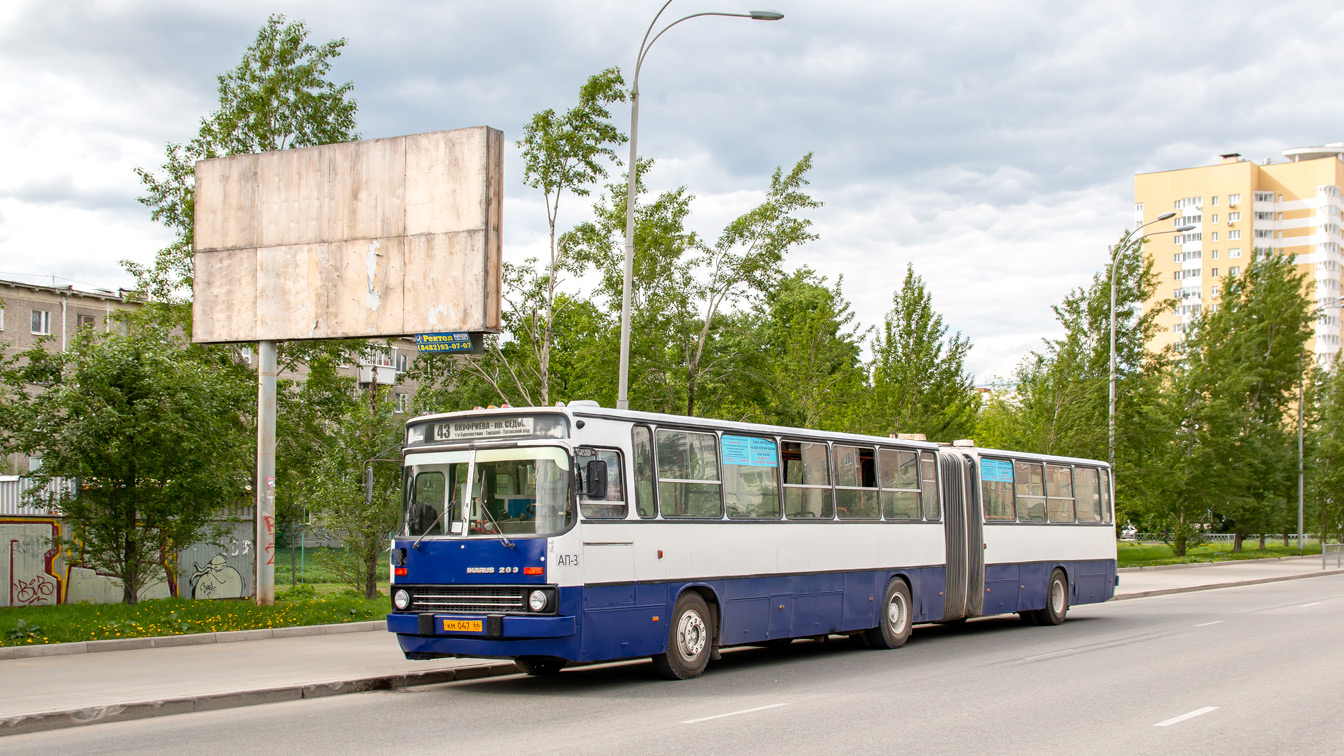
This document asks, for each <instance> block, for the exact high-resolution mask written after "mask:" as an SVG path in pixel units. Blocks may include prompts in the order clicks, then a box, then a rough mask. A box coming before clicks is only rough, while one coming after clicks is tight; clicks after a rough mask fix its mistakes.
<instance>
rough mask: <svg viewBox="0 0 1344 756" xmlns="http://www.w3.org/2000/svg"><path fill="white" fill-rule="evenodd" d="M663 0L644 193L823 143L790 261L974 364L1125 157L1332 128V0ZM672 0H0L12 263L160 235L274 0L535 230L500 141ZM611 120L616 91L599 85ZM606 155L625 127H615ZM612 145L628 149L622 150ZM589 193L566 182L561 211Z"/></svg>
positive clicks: (82, 260)
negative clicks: (469, 143)
mask: <svg viewBox="0 0 1344 756" xmlns="http://www.w3.org/2000/svg"><path fill="white" fill-rule="evenodd" d="M738 2H739V0H714V1H713V2H703V1H702V0H674V1H673V2H672V4H671V6H670V7H669V8H668V9H667V11H666V12H665V13H664V16H663V20H664V21H667V20H674V19H677V18H681V17H682V16H686V15H690V14H693V13H699V12H705V11H726V12H743V11H747V10H752V9H770V10H776V11H780V12H782V13H784V14H785V18H784V20H782V21H777V22H761V21H750V20H745V19H736V18H720V17H705V18H696V19H691V20H689V21H687V22H686V23H684V24H681V25H679V26H677V27H676V28H675V29H672V30H671V31H669V32H668V33H667V34H666V35H665V36H663V37H662V38H660V39H659V40H658V42H657V44H656V45H655V46H654V47H653V48H652V49H651V51H650V53H649V55H648V56H647V58H646V59H645V63H644V67H643V69H642V70H641V73H640V91H641V104H640V121H639V153H640V156H641V157H648V158H652V159H653V160H654V161H655V166H654V169H653V172H652V173H651V175H650V177H649V184H650V188H651V189H653V190H655V191H662V190H666V189H671V188H675V187H678V186H686V187H688V188H689V189H690V191H691V192H693V193H694V194H695V195H696V198H697V199H696V201H695V203H694V205H693V217H692V219H691V226H692V227H693V228H694V229H695V230H697V231H698V232H699V233H700V234H701V235H703V236H705V237H707V238H708V239H711V240H712V239H714V238H715V237H717V235H718V233H719V231H720V230H721V229H722V228H723V226H724V225H726V224H727V223H728V222H730V221H731V220H732V219H733V218H735V217H736V216H737V215H739V214H741V213H742V212H745V211H746V210H748V209H750V208H751V207H753V206H755V205H756V204H757V203H759V202H760V201H761V200H762V199H763V197H764V190H765V188H766V187H767V186H768V182H769V178H770V174H771V172H772V171H773V170H774V169H775V168H776V167H779V166H784V167H785V168H786V169H787V168H788V167H791V166H792V165H793V164H794V163H796V162H797V160H798V159H799V158H801V157H802V156H803V155H805V154H808V153H812V154H813V155H814V168H813V171H812V173H811V182H812V183H811V186H810V187H809V189H810V191H811V192H812V194H813V196H814V197H815V198H817V199H818V200H820V201H822V202H823V203H824V206H823V207H821V208H819V209H817V210H814V211H810V212H809V213H808V217H809V218H810V219H811V220H812V222H813V231H815V232H816V233H817V234H818V235H819V237H820V238H819V239H818V240H816V241H814V242H811V243H809V244H808V245H806V246H804V247H801V248H798V249H796V250H794V251H792V252H791V253H790V254H789V256H788V258H786V260H785V267H786V268H788V269H794V268H797V267H800V266H808V267H810V268H812V269H813V270H815V271H817V272H818V273H819V274H821V275H823V276H826V277H827V279H828V280H830V281H832V282H833V281H835V280H836V279H838V278H840V277H843V291H844V294H845V296H846V298H847V299H848V300H849V301H850V302H851V303H852V306H853V310H854V312H855V313H856V315H857V319H858V321H859V322H860V323H862V324H863V325H865V326H876V325H878V324H880V323H881V322H882V319H883V317H884V315H885V314H886V312H887V311H888V310H889V309H890V306H891V298H892V295H893V293H894V292H895V291H896V290H897V289H898V288H899V287H900V284H901V281H902V279H903V277H904V275H905V270H906V266H907V265H913V266H914V270H915V272H916V273H917V274H918V275H919V276H921V277H922V278H923V279H924V281H925V283H926V284H927V286H928V289H929V291H930V292H931V294H932V296H933V301H934V306H935V308H936V309H937V310H938V311H939V312H940V313H941V314H942V315H943V317H944V320H945V322H946V324H947V325H948V327H949V328H950V329H951V331H953V332H960V333H962V334H963V335H965V336H966V337H968V338H969V339H970V340H971V342H972V344H973V347H972V349H971V352H970V355H969V357H968V359H967V367H968V369H969V370H970V371H971V372H972V373H973V374H974V375H975V377H976V380H977V382H979V383H981V384H985V383H989V382H991V381H993V380H994V379H995V378H1003V377H1006V376H1008V375H1009V374H1010V373H1011V372H1012V370H1013V367H1014V366H1015V365H1016V364H1017V363H1018V361H1019V360H1021V359H1022V358H1023V356H1025V355H1026V354H1027V353H1028V352H1029V351H1031V350H1033V349H1040V348H1041V347H1042V339H1046V338H1051V337H1057V336H1059V335H1060V334H1061V333H1062V331H1061V329H1060V328H1059V326H1058V325H1057V323H1056V322H1055V318H1054V313H1053V311H1052V309H1051V307H1052V305H1055V304H1057V303H1058V302H1059V301H1060V300H1061V299H1062V298H1063V297H1064V296H1065V295H1066V294H1068V292H1069V291H1070V290H1071V289H1074V288H1077V287H1080V286H1085V285H1087V283H1088V282H1089V280H1090V278H1091V276H1092V275H1094V274H1095V273H1097V272H1099V271H1101V270H1102V269H1103V267H1104V266H1105V265H1106V262H1107V254H1108V249H1109V246H1110V245H1111V244H1113V243H1114V242H1115V241H1116V240H1117V239H1118V238H1119V237H1120V236H1121V235H1122V234H1123V233H1124V231H1125V229H1126V225H1127V224H1128V223H1129V222H1131V221H1132V219H1133V176H1134V174H1135V173H1143V172H1148V171H1157V170H1168V169H1174V168H1185V167H1193V166H1199V165H1207V164H1210V163H1213V162H1215V161H1216V160H1217V156H1218V155H1219V154H1220V153H1227V152H1239V153H1241V154H1242V155H1244V156H1245V157H1246V158H1248V159H1251V160H1256V161H1263V160H1265V159H1273V160H1274V161H1276V162H1277V161H1281V160H1282V159H1283V158H1282V155H1281V153H1282V151H1283V150H1284V149H1287V148H1290V147H1298V146H1307V145H1319V144H1324V143H1326V142H1337V141H1341V140H1344V88H1341V87H1340V86H1339V81H1338V72H1339V71H1341V70H1344V45H1342V44H1340V42H1339V41H1340V40H1341V39H1344V5H1338V4H1336V3H1331V2H1326V1H1324V0H1321V1H1318V2H1294V1H1292V0H1288V1H1279V2H1273V3H1267V2H1263V0H1254V1H1252V2H1244V1H1243V0H1227V1H1225V2H1220V3H1217V4H1216V5H1212V4H1209V3H1207V2H1181V1H1180V0H1176V1H1174V2H1173V1H1168V2H1125V3H1102V2H1081V3H1079V2H1059V1H1053V0H1024V1H1023V2H1016V3H1003V2H991V1H989V0H963V1H962V2H958V3H928V2H884V3H873V2H860V1H859V0H830V1H829V2H824V3H823V2H804V1H802V0H741V2H744V3H747V4H744V5H739V4H738ZM661 5H662V2H661V0H624V1H617V0H605V1H604V0H564V1H563V2H562V1H561V0H493V2H488V3H487V2H465V1H456V2H455V1H452V0H438V1H437V2H420V1H417V0H398V1H397V2H387V3H368V2H356V1H354V0H323V1H322V2H305V1H302V0H272V2H265V3H262V2H255V1H254V0H234V1H233V2H229V3H218V2H204V1H202V0H139V1H132V0H83V1H81V2H75V1H73V0H6V2H4V3H0V278H3V279H10V280H29V281H37V282H45V283H48V284H51V283H53V282H54V283H55V284H56V285H60V286H64V285H70V284H73V285H75V286H77V287H79V288H94V287H98V288H109V289H115V288H117V287H124V286H129V285H130V284H131V282H132V281H131V278H130V276H129V275H127V274H126V272H125V270H124V268H123V267H122V265H121V261H123V260H133V261H138V262H149V261H152V260H153V258H154V254H155V252H156V251H157V250H158V249H159V248H161V247H163V246H164V245H166V244H167V243H168V242H169V240H170V236H169V234H168V233H167V231H166V230H165V229H164V228H162V227H161V226H159V225H158V224H156V223H155V222H153V221H152V220H151V219H150V217H149V211H148V209H147V208H145V207H144V206H143V205H141V204H139V203H138V201H137V198H138V197H140V196H141V194H142V190H141V187H140V184H139V180H138V178H137V177H136V175H135V173H134V169H135V168H137V167H141V168H145V169H149V170H155V169H157V168H158V166H160V165H161V164H162V163H163V158H164V149H165V145H166V144H168V143H171V142H186V141H188V140H190V139H191V138H192V137H193V136H194V135H195V133H196V130H197V128H198V125H199V120H200V119H201V118H202V117H203V116H205V115H207V114H208V113H210V112H211V111H212V110H213V109H214V108H215V107H216V105H217V93H216V77H217V76H218V75H219V74H220V73H222V72H224V71H226V70H228V69H230V68H232V67H234V66H235V65H236V64H237V63H238V61H239V59H240V58H241V56H242V54H243V51H244V50H245V49H246V48H247V46H248V45H249V44H251V43H252V41H253V40H254V39H255V37H256V33H257V30H258V29H259V28H260V27H261V26H262V25H263V24H264V23H265V21H266V17H267V16H268V15H269V14H271V13H283V14H284V15H285V16H286V17H287V18H288V19H290V20H303V21H305V22H306V23H307V24H308V26H309V28H310V37H309V39H310V40H311V41H314V42H322V41H326V40H329V39H335V38H340V37H344V38H345V39H346V40H347V44H346V46H345V48H344V51H343V54H342V56H341V57H340V58H339V59H338V60H337V62H336V64H335V66H334V69H333V73H332V78H333V79H334V80H335V81H338V82H344V81H350V82H352V83H353V84H354V96H355V98H356V99H357V100H358V103H359V114H358V126H359V131H360V134H361V136H362V137H364V138H378V137H388V136H398V135H403V134H414V133H420V132H426V131H437V130H440V129H451V128H462V127H470V126H481V125H486V126H491V127H494V128H497V129H500V130H502V131H503V132H504V135H505V139H506V142H507V144H508V145H509V149H508V152H507V154H506V158H505V174H506V177H505V181H506V184H505V198H504V255H505V259H506V260H509V261H513V262H521V261H522V260H524V259H526V258H528V257H532V256H538V255H541V254H543V253H544V252H545V249H546V214H545V210H544V206H543V204H542V200H541V197H540V195H539V193H538V192H537V191H536V190H533V189H530V188H528V187H526V186H524V185H523V183H522V169H521V163H520V159H519V155H518V150H517V148H516V147H514V144H513V143H514V142H515V141H516V140H517V139H518V138H519V137H521V136H522V129H523V125H524V124H525V123H526V122H527V121H528V119H529V118H530V117H531V115H532V114H533V113H536V112H538V111H540V110H543V109H545V108H555V109H557V110H563V109H567V108H569V107H571V106H572V105H573V103H574V101H575V98H576V93H577V91H578V88H579V86H580V85H581V84H582V83H583V82H584V81H585V80H586V79H587V78H588V77H589V76H591V75H592V74H594V73H597V72H598V71H601V70H602V69H604V68H607V67H609V66H620V67H621V69H622V70H623V71H625V72H626V74H627V79H628V75H629V72H630V71H631V69H632V68H633V64H634V57H635V54H636V51H637V50H638V47H639V42H640V39H641V38H642V37H643V35H644V32H645V30H646V28H648V25H649V23H650V21H651V20H652V19H653V17H654V15H655V14H656V13H657V12H658V9H659V8H660V7H661ZM613 115H614V120H615V123H616V124H617V125H618V126H619V127H620V128H621V129H622V130H623V131H625V130H628V126H629V112H628V110H627V109H625V108H624V106H619V105H618V106H617V107H616V108H615V109H614V111H613ZM622 154H624V153H623V151H622ZM617 170H619V169H617ZM588 217H589V213H588V208H587V206H586V205H585V203H583V202H580V201H576V200H570V201H569V202H568V204H566V205H565V206H563V207H562V209H561V216H560V224H561V226H562V227H568V226H571V225H573V224H576V223H579V222H582V221H583V220H586V219H587V218H588Z"/></svg>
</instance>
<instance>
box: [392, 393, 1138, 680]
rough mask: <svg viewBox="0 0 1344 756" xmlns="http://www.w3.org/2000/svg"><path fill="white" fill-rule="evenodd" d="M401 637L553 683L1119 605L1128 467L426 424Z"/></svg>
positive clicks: (940, 450)
mask: <svg viewBox="0 0 1344 756" xmlns="http://www.w3.org/2000/svg"><path fill="white" fill-rule="evenodd" d="M404 456H405V505H406V512H405V518H404V522H403V525H402V528H401V530H400V532H399V534H398V535H397V536H396V537H395V538H394V539H393V541H392V549H391V561H392V604H393V611H392V612H391V613H390V614H389V615H388V618H387V624H388V630H390V631H391V632H393V633H396V635H397V640H398V642H399V643H400V644H401V648H402V650H403V651H404V653H405V654H406V657H407V658H408V659H431V658H438V657H448V656H468V657H497V658H513V659H515V660H516V661H517V663H518V666H519V667H520V668H521V669H522V670H523V671H525V672H528V673H530V674H550V673H554V672H557V671H559V670H560V669H561V668H563V667H564V666H565V665H566V664H568V663H570V662H590V661H604V660H615V659H629V658H635V657H644V656H650V657H652V658H653V659H654V663H655V668H656V669H657V670H658V671H659V672H660V673H661V674H662V675H664V676H666V677H670V678H677V679H685V678H690V677H695V676H697V675H699V674H700V673H701V672H702V671H703V670H704V669H705V666H706V664H707V663H708V662H709V661H710V659H711V658H712V657H714V656H715V655H716V654H717V651H718V649H719V648H721V647H728V646H738V645H749V644H773V643H781V644H782V643H787V642H788V641H789V640H790V639H794V638H804V637H813V638H817V637H826V636H830V635H837V634H842V635H848V636H851V637H852V638H853V639H854V640H856V641H857V642H860V643H863V644H866V645H870V646H874V647H878V648H896V647H898V646H901V645H902V644H904V643H905V642H906V640H907V639H908V638H909V636H910V632H911V629H912V627H913V625H915V624H917V623H932V622H954V621H959V620H962V619H965V618H968V617H977V616H982V615H993V614H1006V613H1013V612H1016V613H1018V614H1019V615H1021V617H1022V619H1023V620H1024V621H1026V622H1029V623H1032V624H1058V623H1060V622H1062V621H1063V620H1064V616H1065V614H1066V612H1067V611H1068V609H1069V606H1070V605H1071V604H1083V603H1093V602H1100V601H1106V600H1108V599H1110V598H1111V597H1112V596H1113V594H1114V591H1115V585H1116V581H1117V577H1116V539H1115V529H1114V526H1113V525H1112V519H1113V506H1112V481H1111V475H1110V470H1109V468H1108V466H1107V465H1106V463H1104V462H1097V461H1094V460H1085V459H1070V458H1065V457H1050V456H1042V455H1036V454H1024V453H1018V452H1008V451H997V450H990V449H980V448H976V447H975V446H974V445H972V444H971V443H970V442H956V443H953V444H950V445H939V444H934V443H928V442H924V441H914V440H903V439H899V438H880V437H874V436H862V435H854V434H844V433H826V432H821V431H812V430H804V429H799V428H783V427H777V426H769V425H756V424H749V423H734V422H725V421H719V420H708V419H703V418H690V417H677V416H673V415H662V414H653V413H644V412H631V411H622V410H613V409H606V408H602V407H599V406H598V405H597V404H596V403H593V402H572V403H571V404H569V406H562V405H557V406H556V407H546V408H501V409H487V410H475V411H471V412H455V413H449V414H441V415H430V416H425V417H419V418H415V419H413V420H411V421H410V422H409V423H408V424H407V430H406V444H405V447H404Z"/></svg>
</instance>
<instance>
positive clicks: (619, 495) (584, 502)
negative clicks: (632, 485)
mask: <svg viewBox="0 0 1344 756" xmlns="http://www.w3.org/2000/svg"><path fill="white" fill-rule="evenodd" d="M574 457H575V459H576V460H578V463H579V512H581V513H582V514H583V516H584V517H585V518H587V519H589V520H624V519H625V514H626V505H625V483H624V478H625V476H624V474H623V468H622V466H621V453H620V452H619V451H616V450H614V449H587V448H579V449H575V450H574ZM592 461H597V462H603V463H605V464H606V466H607V495H606V496H605V497H603V498H601V499H589V498H588V497H586V496H584V494H583V492H584V491H586V490H587V488H588V485H587V484H588V463H589V462H592Z"/></svg>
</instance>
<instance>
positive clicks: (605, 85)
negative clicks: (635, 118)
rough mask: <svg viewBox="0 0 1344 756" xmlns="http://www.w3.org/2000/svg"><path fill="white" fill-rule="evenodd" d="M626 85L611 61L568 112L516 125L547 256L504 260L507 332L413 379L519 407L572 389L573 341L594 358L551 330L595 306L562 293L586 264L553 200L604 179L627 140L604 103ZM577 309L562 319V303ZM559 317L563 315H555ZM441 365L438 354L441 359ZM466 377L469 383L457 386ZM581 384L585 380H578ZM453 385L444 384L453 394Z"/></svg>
mask: <svg viewBox="0 0 1344 756" xmlns="http://www.w3.org/2000/svg"><path fill="white" fill-rule="evenodd" d="M624 84H625V81H624V79H622V78H621V71H620V69H619V68H608V69H606V70H605V71H602V72H601V73H598V74H596V75H594V76H591V77H589V79H588V81H587V82H585V83H584V85H583V86H582V87H580V88H579V97H578V103H577V104H576V105H575V106H574V107H573V108H570V109H569V110H568V111H566V112H564V113H563V114H561V113H556V112H555V110H554V109H551V108H547V109H546V110H543V111H541V112H539V113H537V114H536V115H534V116H532V120H531V121H530V122H529V123H528V124H527V126H526V127H524V130H523V138H522V139H520V140H518V148H519V149H520V150H521V151H522V157H523V182H524V183H525V184H527V185H528V186H530V187H532V188H534V189H540V190H541V191H542V194H543V195H544V197H545V200H546V221H547V226H548V229H549V232H550V236H549V245H548V247H547V249H548V257H547V259H546V260H544V261H540V260H537V259H536V258H531V259H528V260H526V261H525V262H524V263H523V264H522V265H513V264H508V263H506V264H505V265H504V296H503V298H504V301H505V305H506V306H505V311H504V313H503V317H504V326H505V334H506V335H505V336H504V337H502V338H501V337H493V338H490V339H488V340H487V343H486V349H485V354H484V355H481V356H479V357H471V358H466V359H462V360H457V361H454V363H453V364H451V365H440V366H438V370H437V371H435V370H426V371H425V374H424V375H422V376H421V377H423V378H426V379H429V380H428V382H429V384H430V385H431V386H436V387H438V388H439V390H440V391H442V390H443V389H444V387H446V386H454V387H455V389H456V390H459V391H460V392H463V393H466V394H468V395H473V396H475V397H476V398H482V397H484V398H485V401H483V402H481V403H486V402H507V403H510V404H521V405H534V406H535V405H541V406H546V405H549V404H550V403H551V401H552V395H553V393H554V392H555V391H556V390H557V389H559V390H561V391H562V392H563V391H565V390H566V389H569V390H572V389H573V388H575V387H574V386H573V385H566V384H569V383H570V381H571V379H572V378H573V375H572V368H573V367H574V366H575V365H576V362H575V357H576V352H575V351H574V348H575V347H580V348H582V349H581V351H580V352H578V353H577V354H578V355H583V356H589V355H596V354H598V352H596V351H595V350H593V349H591V348H590V347H591V346H592V345H591V344H589V343H588V342H586V341H583V340H581V339H580V340H579V341H578V343H574V342H575V339H574V338H573V334H571V333H565V334H564V335H563V337H562V336H561V335H560V334H557V330H558V329H559V330H562V331H563V330H568V327H569V326H571V325H573V326H574V327H575V328H577V329H578V331H579V332H580V333H582V332H584V331H587V332H588V333H593V332H594V327H600V326H601V323H600V322H594V319H593V315H594V314H595V311H593V310H592V309H591V307H589V308H588V309H587V310H586V311H583V310H582V308H583V306H584V305H586V304H588V303H587V302H586V301H584V300H583V299H580V298H576V297H572V296H569V295H566V294H565V293H563V292H562V291H561V286H562V284H563V283H564V282H565V279H566V277H575V276H579V275H581V274H582V273H583V272H584V270H585V268H586V265H587V261H586V260H585V259H584V258H583V257H582V256H579V255H576V254H575V250H574V247H573V244H571V243H569V242H568V240H567V239H566V237H564V236H559V235H558V231H557V229H558V224H559V216H560V201H561V199H562V198H563V197H564V195H565V193H566V192H569V193H572V194H575V195H577V196H587V195H588V194H589V193H590V191H591V187H592V185H594V184H596V183H597V182H598V181H601V180H602V179H604V178H606V176H607V169H606V162H607V161H612V162H619V161H618V160H617V159H616V153H615V150H614V147H615V145H618V144H621V143H623V142H625V141H626V137H625V135H624V134H622V133H621V132H620V130H618V129H617V128H616V126H615V125H614V124H613V123H612V121H611V113H610V111H609V110H608V109H607V108H608V106H609V105H611V104H612V103H616V102H624V101H625V98H626V92H625V90H624V89H623V88H622V87H623V86H624ZM576 306H577V307H579V308H580V310H581V311H580V312H577V313H574V314H573V317H570V313H569V312H568V310H570V309H572V308H575V307H576ZM562 321H563V322H562ZM561 340H563V341H566V342H570V343H569V344H568V345H567V346H569V347H570V351H569V352H567V353H565V354H563V355H561V356H560V357H559V360H560V361H561V362H566V363H567V365H566V366H565V367H564V368H562V372H563V373H564V374H563V375H562V376H560V377H559V381H557V377H556V376H555V375H553V370H554V369H555V366H554V365H553V362H555V361H556V359H557V358H556V357H555V356H554V355H555V350H556V349H557V347H559V346H561V345H560V344H558V343H557V342H558V341H561ZM445 362H446V361H445ZM461 378H466V379H467V381H466V383H467V385H460V384H461V383H462V382H461V381H460V380H450V379H461ZM580 383H582V384H583V385H584V386H585V387H586V386H587V382H583V381H581V382H580ZM453 390H454V389H449V391H450V392H451V391H453Z"/></svg>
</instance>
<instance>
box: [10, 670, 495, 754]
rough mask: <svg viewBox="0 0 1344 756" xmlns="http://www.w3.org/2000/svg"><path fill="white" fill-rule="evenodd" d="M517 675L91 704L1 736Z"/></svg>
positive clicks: (395, 679) (30, 717) (28, 721)
mask: <svg viewBox="0 0 1344 756" xmlns="http://www.w3.org/2000/svg"><path fill="white" fill-rule="evenodd" d="M513 674H518V667H517V666H515V665H514V663H513V662H491V663H488V664H475V665H472V666H468V667H456V668H454V669H441V670H432V671H427V672H412V673H408V674H399V675H379V676H376V677H363V678H358V679H355V680H337V681H333V682H323V683H307V684H303V685H285V686H281V687H276V688H263V689H260V690H248V691H236V692H232V693H211V694H208V695H202V696H182V697H178V698H162V699H157V700H153V701H137V702H133V703H126V704H111V705H108V706H92V707H88V708H83V709H66V710H60V711H44V712H37V713H32V714H17V715H14V716H9V717H0V737H3V736H5V735H20V734H23V733H30V732H41V731H45V730H59V729H64V728H67V727H79V726H82V725H89V724H98V723H101V722H125V721H128V720H132V719H147V718H150V717H164V716H168V715H170V714H187V713H190V712H197V711H217V710H219V709H232V708H237V707H240V706H255V705H257V704H268V703H278V702H280V701H297V700H299V699H304V698H325V697H327V696H339V695H344V694H346V693H364V692H366V691H371V690H396V689H398V688H409V687H412V686H416V685H437V684H439V683H447V682H456V681H460V680H477V679H481V678H485V677H499V676H501V675H513Z"/></svg>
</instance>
